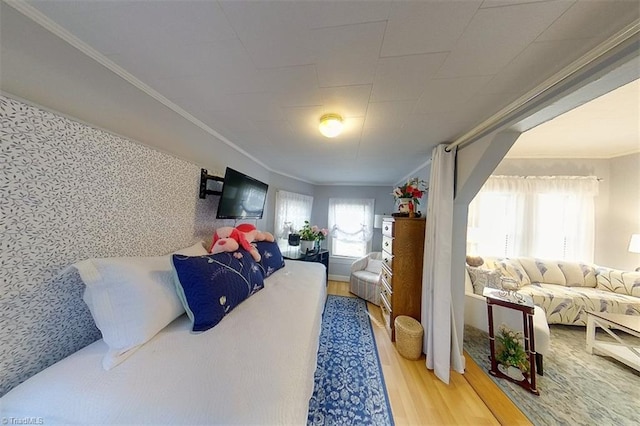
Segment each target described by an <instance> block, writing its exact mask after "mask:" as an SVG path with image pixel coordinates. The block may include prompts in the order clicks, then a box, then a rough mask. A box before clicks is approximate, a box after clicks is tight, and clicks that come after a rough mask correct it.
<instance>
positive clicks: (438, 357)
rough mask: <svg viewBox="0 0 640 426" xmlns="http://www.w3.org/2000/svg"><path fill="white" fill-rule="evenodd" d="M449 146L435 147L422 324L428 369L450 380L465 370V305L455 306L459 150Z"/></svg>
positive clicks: (447, 380)
mask: <svg viewBox="0 0 640 426" xmlns="http://www.w3.org/2000/svg"><path fill="white" fill-rule="evenodd" d="M446 147H447V146H446V145H438V146H436V147H435V148H434V149H433V156H432V161H431V176H430V178H429V198H428V200H427V225H426V231H425V242H424V262H423V270H422V313H421V323H422V327H423V328H424V331H425V338H424V341H423V349H424V352H425V354H426V355H427V360H426V364H427V368H429V369H430V370H434V372H435V375H436V377H438V378H439V379H440V380H442V381H443V382H445V383H447V384H448V383H449V378H450V370H451V368H453V369H454V370H455V371H458V372H460V373H462V372H464V357H463V355H462V347H461V346H460V344H459V339H458V338H457V331H456V329H457V328H459V327H458V326H460V327H461V324H462V323H463V321H464V317H463V315H464V313H463V309H462V308H463V307H458V306H454V305H453V300H452V295H451V292H452V291H454V290H455V289H454V288H453V287H452V283H451V255H452V240H453V195H454V178H455V159H456V149H455V148H453V149H452V150H451V151H450V152H447V151H446V149H445V148H446Z"/></svg>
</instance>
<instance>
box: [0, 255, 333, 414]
mask: <svg viewBox="0 0 640 426" xmlns="http://www.w3.org/2000/svg"><path fill="white" fill-rule="evenodd" d="M325 299H326V278H325V269H324V266H323V265H321V264H318V263H311V262H300V261H292V260H287V261H286V265H285V266H284V267H283V268H281V269H279V270H277V271H275V272H273V273H272V274H271V275H270V276H269V277H267V278H265V279H264V288H263V289H262V290H260V291H257V292H256V293H255V294H253V295H252V296H251V297H249V298H248V299H246V300H244V301H243V302H242V303H241V304H239V305H238V306H237V307H235V308H234V309H233V311H232V312H230V313H229V314H228V315H226V316H225V317H224V318H223V319H222V321H220V322H219V323H218V324H217V325H216V326H215V327H213V328H211V329H209V330H208V331H206V332H202V333H198V334H194V333H193V332H192V331H191V327H192V321H191V320H190V318H189V317H188V316H187V315H185V314H182V315H181V316H179V317H178V318H177V319H175V320H174V321H172V322H171V323H170V324H169V325H168V326H166V327H164V328H163V329H162V330H161V331H160V332H158V333H157V334H155V335H154V336H153V337H152V338H151V339H150V340H148V341H147V342H146V343H144V344H142V345H140V346H139V347H137V348H136V350H135V352H133V353H132V354H130V356H128V357H127V358H126V360H125V361H124V362H121V363H120V364H119V365H117V366H115V367H114V368H111V369H110V370H105V368H104V367H103V358H104V355H105V352H107V350H108V347H107V344H106V343H105V341H104V339H102V340H99V341H96V342H94V343H92V344H90V345H89V346H87V347H85V348H83V349H81V350H80V351H78V352H76V353H74V354H72V355H71V356H69V357H67V358H65V359H63V360H61V361H59V362H58V363H56V364H54V365H52V366H51V367H49V368H47V369H45V370H43V371H41V372H40V373H38V374H36V375H35V376H33V377H31V378H30V379H28V380H26V381H25V382H24V383H22V384H20V385H19V386H17V387H15V388H14V389H12V390H11V391H10V392H8V393H7V394H6V395H5V396H3V397H2V398H1V399H0V417H3V418H4V419H11V418H14V419H32V420H31V421H32V422H33V421H35V422H36V423H38V422H39V423H40V424H74V423H75V424H125V423H126V424H243V425H247V424H304V423H306V420H307V412H308V404H309V398H310V397H311V394H312V392H313V375H314V371H315V368H316V355H317V350H318V339H319V334H320V327H321V319H322V311H323V308H324V302H325ZM103 335H104V333H103Z"/></svg>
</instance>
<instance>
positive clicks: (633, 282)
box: [596, 267, 640, 297]
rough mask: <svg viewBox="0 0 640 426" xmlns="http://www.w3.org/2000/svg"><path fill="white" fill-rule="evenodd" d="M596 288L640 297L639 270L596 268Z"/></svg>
mask: <svg viewBox="0 0 640 426" xmlns="http://www.w3.org/2000/svg"><path fill="white" fill-rule="evenodd" d="M596 288H598V289H601V290H606V291H611V292H613V293H618V294H626V295H628V296H635V297H640V272H631V271H620V270H617V269H610V268H603V267H601V268H598V273H597V275H596Z"/></svg>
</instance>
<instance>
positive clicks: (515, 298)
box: [482, 287, 540, 395]
mask: <svg viewBox="0 0 640 426" xmlns="http://www.w3.org/2000/svg"><path fill="white" fill-rule="evenodd" d="M482 295H483V296H484V297H486V299H487V319H488V321H489V346H490V350H491V354H490V355H489V357H490V360H491V368H490V369H489V373H490V374H491V375H492V376H496V377H500V378H503V379H507V380H510V381H512V382H514V383H517V384H519V385H520V386H522V387H523V388H525V389H526V390H528V391H529V392H531V393H533V394H534V395H540V392H539V391H538V389H537V387H536V363H535V358H536V350H535V339H534V333H533V312H534V306H535V305H534V304H533V299H532V298H531V296H529V295H525V294H520V293H517V292H513V291H508V290H501V289H495V288H488V287H485V289H484V291H483V292H482ZM494 305H496V306H502V307H504V308H507V309H514V310H517V311H520V312H522V328H523V335H524V350H525V353H527V354H528V355H529V372H528V373H524V372H523V376H524V377H523V378H522V379H521V380H517V379H515V378H512V377H510V376H508V375H506V374H504V373H503V372H502V371H500V370H499V369H498V361H497V360H496V343H495V329H494V324H493V306H494Z"/></svg>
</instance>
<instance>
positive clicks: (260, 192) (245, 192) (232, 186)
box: [216, 167, 269, 219]
mask: <svg viewBox="0 0 640 426" xmlns="http://www.w3.org/2000/svg"><path fill="white" fill-rule="evenodd" d="M267 189H269V185H267V184H266V183H264V182H260V181H259V180H257V179H254V178H252V177H250V176H247V175H245V174H244V173H241V172H239V171H237V170H233V169H232V168H229V167H227V170H226V172H225V174H224V184H223V185H222V195H221V196H220V202H219V203H218V214H217V215H216V218H218V219H262V212H263V211H264V202H265V200H266V199H267Z"/></svg>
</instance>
